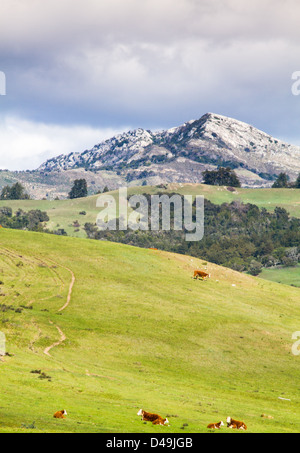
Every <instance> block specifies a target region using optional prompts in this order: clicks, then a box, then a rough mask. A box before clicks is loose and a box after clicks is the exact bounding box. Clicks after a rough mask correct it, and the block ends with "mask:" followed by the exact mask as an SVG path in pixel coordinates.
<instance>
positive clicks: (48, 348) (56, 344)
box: [44, 321, 67, 357]
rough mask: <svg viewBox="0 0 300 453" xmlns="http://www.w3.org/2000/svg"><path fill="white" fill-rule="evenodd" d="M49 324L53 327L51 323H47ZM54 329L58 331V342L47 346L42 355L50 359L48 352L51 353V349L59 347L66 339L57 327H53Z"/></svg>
mask: <svg viewBox="0 0 300 453" xmlns="http://www.w3.org/2000/svg"><path fill="white" fill-rule="evenodd" d="M49 323H50V324H52V325H53V322H52V321H49ZM55 327H56V329H57V330H58V333H59V335H60V340H59V341H57V342H56V343H53V344H52V345H51V346H48V347H47V348H46V349H44V354H46V355H47V356H49V357H52V356H51V354H49V351H51V349H53V348H55V347H56V346H59V345H61V344H62V343H63V342H64V341H65V340H66V339H67V337H66V335H65V334H64V333H63V331H62V330H61V329H60V328H59V327H58V326H55Z"/></svg>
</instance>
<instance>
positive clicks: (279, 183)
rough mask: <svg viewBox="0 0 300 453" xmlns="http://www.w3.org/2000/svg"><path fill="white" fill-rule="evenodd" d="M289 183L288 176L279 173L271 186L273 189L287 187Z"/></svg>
mask: <svg viewBox="0 0 300 453" xmlns="http://www.w3.org/2000/svg"><path fill="white" fill-rule="evenodd" d="M288 185H289V177H288V175H287V174H286V173H280V174H279V175H278V178H277V179H276V181H275V182H274V184H273V186H272V188H273V189H282V188H285V187H288Z"/></svg>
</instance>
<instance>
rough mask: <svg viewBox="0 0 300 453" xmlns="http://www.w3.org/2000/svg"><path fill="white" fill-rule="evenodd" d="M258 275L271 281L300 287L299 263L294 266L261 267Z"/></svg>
mask: <svg viewBox="0 0 300 453" xmlns="http://www.w3.org/2000/svg"><path fill="white" fill-rule="evenodd" d="M260 277H261V278H264V279H266V280H270V281H272V282H278V283H282V284H284V285H293V286H297V287H299V288H300V265H298V266H296V267H281V268H276V269H274V268H270V269H263V271H262V273H261V274H260Z"/></svg>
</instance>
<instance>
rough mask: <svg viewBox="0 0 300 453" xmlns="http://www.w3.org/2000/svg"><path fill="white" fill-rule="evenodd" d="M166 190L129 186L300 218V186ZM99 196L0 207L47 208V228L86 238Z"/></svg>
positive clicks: (9, 203) (130, 192) (185, 186)
mask: <svg viewBox="0 0 300 453" xmlns="http://www.w3.org/2000/svg"><path fill="white" fill-rule="evenodd" d="M166 187H167V188H166V189H160V188H158V187H157V186H144V187H142V186H139V187H131V188H129V189H128V195H129V196H131V195H133V194H142V193H149V194H153V195H154V194H156V193H159V192H163V193H171V192H172V193H173V192H174V193H179V194H182V195H193V196H195V195H204V196H205V198H207V199H208V200H210V201H211V202H213V203H216V204H221V203H225V202H226V203H230V202H232V201H235V200H240V201H242V202H244V203H253V204H256V205H257V206H259V207H260V208H262V207H265V208H266V209H267V210H269V211H273V210H274V209H275V207H276V206H281V207H283V208H285V209H286V210H287V211H288V212H289V213H290V214H291V215H292V216H294V217H298V218H300V189H240V188H239V189H236V192H230V191H228V190H227V188H226V187H217V186H207V185H204V184H169V185H168V186H166ZM110 193H111V194H114V195H115V196H116V200H117V201H118V192H117V191H112V192H110ZM98 196H99V195H93V196H90V197H87V198H80V199H75V200H55V201H46V200H16V201H9V200H8V201H0V207H2V206H10V207H11V208H12V209H13V210H14V211H16V210H17V209H19V208H21V209H23V210H24V211H29V210H30V209H40V210H42V211H47V213H48V215H49V217H50V221H49V222H48V228H50V229H51V230H57V229H59V228H63V229H64V230H65V231H66V232H67V234H68V235H69V236H74V237H86V234H85V231H84V230H83V227H84V224H85V223H86V222H90V223H95V222H96V217H97V214H98V213H99V209H98V208H97V207H96V201H97V198H98ZM83 211H85V212H86V215H80V212H83ZM76 221H78V222H79V224H80V227H79V228H76V227H74V225H73V224H74V222H76Z"/></svg>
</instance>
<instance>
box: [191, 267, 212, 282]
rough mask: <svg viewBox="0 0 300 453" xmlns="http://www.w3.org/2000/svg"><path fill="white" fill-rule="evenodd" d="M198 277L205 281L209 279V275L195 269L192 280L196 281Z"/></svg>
mask: <svg viewBox="0 0 300 453" xmlns="http://www.w3.org/2000/svg"><path fill="white" fill-rule="evenodd" d="M198 277H200V278H202V280H205V279H207V278H210V274H208V273H207V272H203V271H200V270H198V269H197V270H195V271H194V278H196V279H198Z"/></svg>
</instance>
